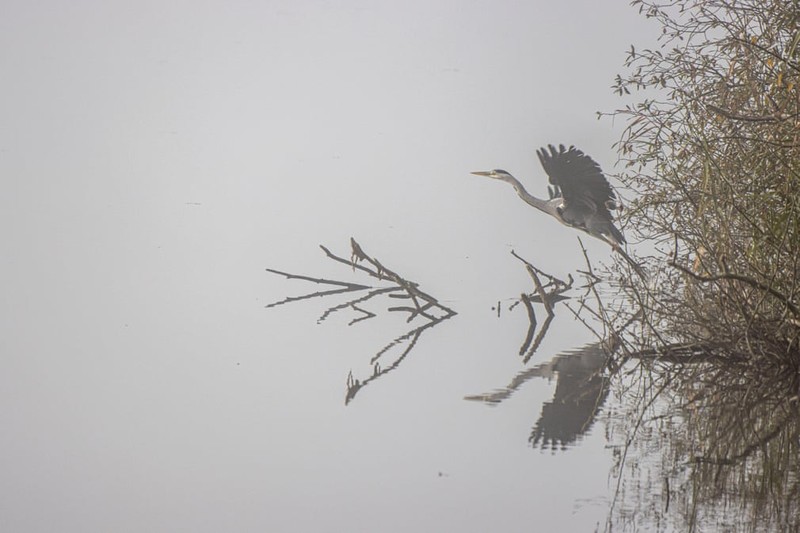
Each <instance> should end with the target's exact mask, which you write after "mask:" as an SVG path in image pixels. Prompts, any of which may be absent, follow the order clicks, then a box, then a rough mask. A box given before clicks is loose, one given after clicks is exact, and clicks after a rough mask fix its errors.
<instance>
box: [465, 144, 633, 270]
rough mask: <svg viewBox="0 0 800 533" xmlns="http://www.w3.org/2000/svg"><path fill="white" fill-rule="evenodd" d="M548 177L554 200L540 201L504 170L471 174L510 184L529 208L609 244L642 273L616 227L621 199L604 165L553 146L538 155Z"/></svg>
mask: <svg viewBox="0 0 800 533" xmlns="http://www.w3.org/2000/svg"><path fill="white" fill-rule="evenodd" d="M536 155H537V156H539V162H540V163H541V164H542V167H543V168H544V171H545V172H546V173H547V176H548V178H549V183H550V185H549V186H548V187H547V189H548V192H549V196H550V198H549V199H548V200H544V199H542V198H537V197H536V196H533V195H532V194H530V193H528V191H526V190H525V187H523V186H522V184H521V183H520V182H519V180H518V179H517V178H515V177H514V176H512V175H511V174H510V173H508V172H506V171H505V170H502V169H499V168H498V169H494V170H482V171H475V172H471V174H474V175H476V176H486V177H488V178H492V179H496V180H500V181H504V182H506V183H510V184H511V186H512V187H514V190H515V191H516V192H517V195H518V196H519V197H520V198H522V199H523V200H524V201H525V202H526V203H527V204H528V205H531V206H533V207H535V208H536V209H538V210H540V211H542V212H544V213H547V214H548V215H550V216H552V217H553V218H555V219H556V220H558V221H559V222H561V223H562V224H564V225H565V226H569V227H571V228H575V229H578V230H581V231H583V232H586V233H588V234H589V235H591V236H592V237H595V238H597V239H600V240H601V241H603V242H605V243H607V244H609V245H610V246H611V248H612V249H613V250H614V251H616V252H618V253H620V254H621V255H622V256H623V257H624V258H625V260H626V261H627V262H628V263H630V264H631V265H633V266H634V268H636V269H637V271H639V268H640V267H639V265H638V264H637V263H635V262H634V261H633V260H632V259H631V258H630V257H629V256H628V254H627V253H626V252H625V250H624V249H623V246H625V243H626V241H625V236H624V235H623V234H622V232H621V231H620V230H619V229H618V228H617V227H616V226H615V225H614V216H613V215H612V214H611V211H615V210H617V209H619V206H618V204H617V195H616V194H615V193H614V189H612V188H611V185H610V184H609V183H608V180H607V179H606V177H605V175H604V174H603V171H602V170H601V169H600V165H598V164H597V162H596V161H595V160H594V159H592V158H591V157H589V156H588V155H586V154H584V153H583V152H582V151H581V150H578V149H577V148H575V147H574V146H570V147H569V148H566V147H565V146H564V145H563V144H561V145H559V146H558V148H556V147H555V146H553V145H552V144H550V145H548V146H547V148H540V149H539V150H537V151H536Z"/></svg>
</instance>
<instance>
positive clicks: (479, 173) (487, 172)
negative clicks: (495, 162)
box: [470, 170, 492, 177]
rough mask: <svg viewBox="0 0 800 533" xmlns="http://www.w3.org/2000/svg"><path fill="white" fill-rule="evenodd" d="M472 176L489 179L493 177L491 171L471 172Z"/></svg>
mask: <svg viewBox="0 0 800 533" xmlns="http://www.w3.org/2000/svg"><path fill="white" fill-rule="evenodd" d="M470 174H474V175H476V176H486V177H489V176H491V175H492V171H491V170H476V171H475V172H470Z"/></svg>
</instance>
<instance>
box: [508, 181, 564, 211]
mask: <svg viewBox="0 0 800 533" xmlns="http://www.w3.org/2000/svg"><path fill="white" fill-rule="evenodd" d="M504 181H506V182H507V183H510V184H511V186H512V187H514V190H515V191H517V196H519V197H520V198H522V199H523V200H525V202H526V203H527V204H528V205H531V206H533V207H535V208H536V209H538V210H540V211H544V212H545V213H548V214H553V209H552V208H551V207H550V203H549V202H548V201H547V200H542V199H541V198H536V197H535V196H533V195H532V194H529V193H528V191H526V190H525V187H523V186H522V184H521V183H520V182H519V181H518V180H517V179H516V178H514V177H511V176H506V177H505V178H504Z"/></svg>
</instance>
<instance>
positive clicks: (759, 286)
mask: <svg viewBox="0 0 800 533" xmlns="http://www.w3.org/2000/svg"><path fill="white" fill-rule="evenodd" d="M667 264H668V265H669V266H671V267H673V268H677V269H678V270H680V271H681V272H683V273H684V274H687V275H689V276H691V277H693V278H694V279H696V280H697V281H700V282H702V283H711V282H714V281H720V280H723V279H729V280H731V279H732V280H736V281H741V282H742V283H747V284H748V285H750V286H751V287H755V288H757V289H760V290H762V291H765V292H767V293H768V294H770V295H772V296H774V297H775V298H777V299H778V300H780V301H781V302H783V303H784V304H785V305H786V307H787V308H788V309H789V311H791V312H792V314H793V315H794V316H795V317H798V316H800V309H798V308H797V306H796V305H795V304H794V303H792V301H791V300H789V298H788V297H786V296H785V295H784V294H782V293H780V292H778V291H777V290H775V289H773V288H772V287H770V286H769V285H764V284H763V283H761V282H760V281H758V280H755V279H753V278H750V277H747V276H742V275H741V274H734V273H731V272H726V273H724V274H717V275H716V276H702V275H700V274H696V273H694V272H692V271H691V270H690V269H688V268H686V267H685V266H683V265H679V264H678V263H676V262H675V261H670V262H669V263H667Z"/></svg>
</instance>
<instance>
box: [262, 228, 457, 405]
mask: <svg viewBox="0 0 800 533" xmlns="http://www.w3.org/2000/svg"><path fill="white" fill-rule="evenodd" d="M320 248H322V251H323V252H325V255H326V256H327V257H328V258H329V259H331V260H333V261H335V262H337V263H342V264H345V265H347V266H349V267H351V268H352V269H353V271H358V272H360V273H362V274H365V275H367V276H368V277H370V278H373V279H375V280H378V281H381V282H390V283H391V285H389V286H385V287H373V286H370V285H361V284H357V283H349V282H345V281H338V280H330V279H323V278H315V277H311V276H303V275H299V274H292V273H289V272H282V271H280V270H274V269H271V268H268V269H266V270H267V272H270V273H272V274H277V275H280V276H285V277H286V278H287V279H300V280H304V281H309V282H312V283H317V284H322V285H328V286H333V287H337V288H335V289H330V290H324V291H316V292H313V293H308V294H305V295H302V296H291V297H287V298H284V299H283V300H280V301H278V302H274V303H271V304H269V305H267V306H266V307H267V308H270V307H277V306H280V305H285V304H288V303H292V302H298V301H302V300H308V299H311V298H324V297H327V296H333V295H336V294H343V293H351V292H356V293H359V296H357V297H355V298H352V299H350V300H347V301H345V302H343V303H339V304H336V305H333V306H331V307H329V308H328V309H326V310H325V312H324V313H323V314H322V315H321V316H320V317H319V319H318V320H317V323H318V324H319V323H320V322H322V321H324V320H325V319H327V318H328V317H330V316H331V315H332V314H333V313H336V312H339V311H342V310H346V309H350V310H352V311H354V312H356V313H358V314H359V315H358V316H356V317H355V318H353V319H352V320H350V322H349V323H348V325H349V326H352V325H354V324H356V323H358V322H361V321H364V320H369V319H370V318H374V317H375V316H377V315H376V313H373V312H372V311H369V310H366V309H363V308H362V307H360V306H361V305H363V304H365V303H367V302H369V301H370V300H372V299H373V298H376V297H378V296H385V297H387V298H393V299H395V300H398V301H400V302H401V303H404V304H405V305H393V306H390V307H387V308H386V311H388V312H390V313H407V314H408V316H407V317H406V323H411V322H412V321H414V320H418V319H421V320H423V323H422V324H421V325H419V326H417V327H415V328H412V329H411V330H409V331H407V332H406V333H404V334H402V335H400V336H398V337H396V338H395V339H393V340H392V341H391V342H389V343H388V344H387V345H386V346H384V347H383V348H381V349H380V350H378V352H377V353H376V354H375V355H374V356H373V357H372V358H371V359H370V361H369V363H370V365H372V374H371V375H370V376H368V377H366V378H364V379H358V378H356V377H354V376H353V372H352V371H350V373H349V374H348V376H347V384H346V385H347V392H346V394H345V405H346V404H348V403H350V401H351V400H352V399H353V398H355V396H356V394H357V393H358V392H359V391H360V390H361V389H363V388H364V387H365V386H367V385H368V384H369V383H372V382H374V381H375V380H377V379H378V378H380V377H382V376H384V375H386V374H387V373H389V372H391V371H392V370H394V369H396V368H397V367H398V366H399V365H400V363H401V362H402V361H403V360H404V359H405V358H406V356H408V354H409V353H410V352H411V350H412V349H413V348H414V346H416V344H417V341H418V340H419V338H420V336H421V335H422V333H423V332H424V331H426V330H428V329H429V328H432V327H434V326H437V325H439V324H440V323H441V322H442V321H444V320H447V319H448V318H450V317H452V316H455V314H456V312H455V311H453V310H452V309H450V308H449V307H447V306H445V305H443V304H441V303H440V302H439V301H438V300H437V299H436V298H434V297H433V296H431V295H430V294H428V293H426V292H424V291H423V290H422V289H420V287H419V284H418V283H415V282H413V281H409V280H407V279H405V278H403V277H402V276H400V275H399V274H397V273H396V272H394V271H393V270H391V269H389V268H387V267H386V266H385V265H383V264H382V263H381V262H380V261H378V260H377V259H375V258H374V257H372V256H370V255H368V254H367V253H366V252H364V249H363V248H362V247H361V245H360V244H359V243H358V242H356V240H355V239H353V238H351V239H350V259H349V260H348V259H344V258H342V257H339V256H338V255H336V254H334V253H333V252H331V251H330V250H329V249H328V248H326V247H325V246H322V245H320ZM364 291H368V292H367V293H366V294H362V293H363V292H364ZM403 345H405V348H404V349H403V350H402V351H401V352H400V354H399V355H397V356H396V357H395V358H394V359H393V360H390V361H389V364H385V365H382V364H381V359H382V358H388V354H390V353H393V348H395V347H401V346H403ZM398 349H399V348H398ZM396 351H397V350H394V352H396Z"/></svg>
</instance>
